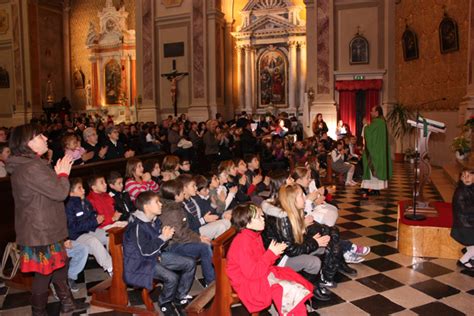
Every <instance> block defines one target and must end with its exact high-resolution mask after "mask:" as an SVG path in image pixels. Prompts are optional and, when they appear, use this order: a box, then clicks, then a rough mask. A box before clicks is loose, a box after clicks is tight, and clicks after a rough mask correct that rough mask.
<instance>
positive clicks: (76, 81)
mask: <svg viewBox="0 0 474 316" xmlns="http://www.w3.org/2000/svg"><path fill="white" fill-rule="evenodd" d="M84 81H85V76H84V73H83V72H82V69H80V68H79V69H77V68H76V70H74V73H73V74H72V82H73V85H74V89H84V87H85V83H84Z"/></svg>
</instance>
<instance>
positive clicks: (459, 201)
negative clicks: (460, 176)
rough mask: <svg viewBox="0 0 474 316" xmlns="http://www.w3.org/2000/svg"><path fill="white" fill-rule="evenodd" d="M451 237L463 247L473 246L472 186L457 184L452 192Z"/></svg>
mask: <svg viewBox="0 0 474 316" xmlns="http://www.w3.org/2000/svg"><path fill="white" fill-rule="evenodd" d="M451 237H453V238H454V239H455V240H457V241H458V242H460V243H461V244H463V245H465V246H472V245H474V184H471V185H465V184H464V183H462V182H459V185H458V187H457V189H456V191H455V192H454V195H453V228H452V230H451Z"/></svg>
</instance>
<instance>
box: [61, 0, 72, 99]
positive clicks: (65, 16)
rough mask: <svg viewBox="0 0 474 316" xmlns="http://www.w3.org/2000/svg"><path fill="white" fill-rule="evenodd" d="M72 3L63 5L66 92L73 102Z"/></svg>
mask: <svg viewBox="0 0 474 316" xmlns="http://www.w3.org/2000/svg"><path fill="white" fill-rule="evenodd" d="M70 2H71V1H70V0H66V1H64V3H63V49H64V92H65V95H66V97H67V98H68V99H69V100H71V49H70V43H69V40H70V39H69V12H70V11H71V4H70Z"/></svg>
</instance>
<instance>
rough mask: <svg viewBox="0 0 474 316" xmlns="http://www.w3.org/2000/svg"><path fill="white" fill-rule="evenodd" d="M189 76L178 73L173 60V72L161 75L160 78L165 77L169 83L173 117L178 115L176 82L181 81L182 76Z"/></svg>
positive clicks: (185, 73)
mask: <svg viewBox="0 0 474 316" xmlns="http://www.w3.org/2000/svg"><path fill="white" fill-rule="evenodd" d="M187 75H189V74H188V73H187V72H178V71H177V70H176V60H173V70H172V71H171V72H169V73H166V74H161V76H162V77H165V78H166V79H168V80H169V82H170V85H171V87H170V93H171V102H172V104H173V108H174V115H175V116H177V115H178V102H177V95H178V81H179V80H181V79H182V78H183V77H184V76H187Z"/></svg>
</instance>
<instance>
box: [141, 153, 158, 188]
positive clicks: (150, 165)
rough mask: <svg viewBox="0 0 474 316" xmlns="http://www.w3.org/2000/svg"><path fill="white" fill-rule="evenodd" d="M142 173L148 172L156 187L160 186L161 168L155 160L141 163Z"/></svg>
mask: <svg viewBox="0 0 474 316" xmlns="http://www.w3.org/2000/svg"><path fill="white" fill-rule="evenodd" d="M143 171H144V172H149V173H150V175H151V179H152V180H153V181H155V182H156V183H157V184H158V186H159V185H160V184H161V181H162V179H161V168H160V162H159V161H158V160H157V159H148V160H145V162H143Z"/></svg>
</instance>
